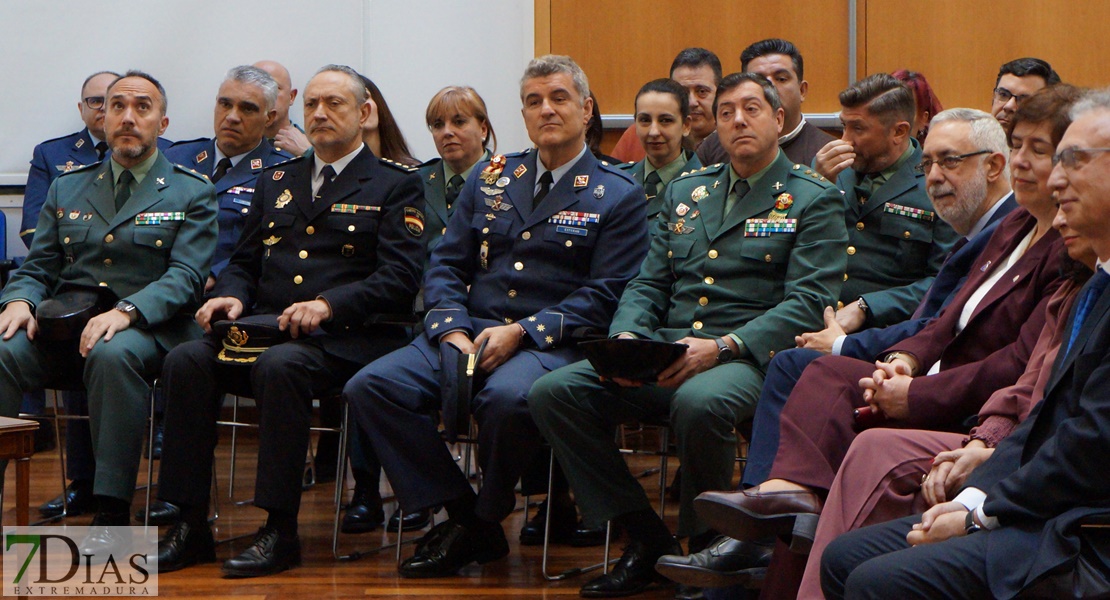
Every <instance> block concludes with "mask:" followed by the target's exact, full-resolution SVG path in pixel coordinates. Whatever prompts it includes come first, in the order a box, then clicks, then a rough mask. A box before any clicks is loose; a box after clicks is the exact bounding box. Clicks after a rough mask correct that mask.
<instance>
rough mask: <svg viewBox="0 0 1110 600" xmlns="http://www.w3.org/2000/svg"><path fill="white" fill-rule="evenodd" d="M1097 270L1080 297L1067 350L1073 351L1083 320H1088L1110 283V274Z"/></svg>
mask: <svg viewBox="0 0 1110 600" xmlns="http://www.w3.org/2000/svg"><path fill="white" fill-rule="evenodd" d="M1096 270H1097V271H1098V272H1097V273H1095V276H1094V277H1092V278H1091V281H1090V283H1088V284H1087V289H1086V290H1085V291H1084V292H1083V297H1082V298H1080V299H1079V304H1078V305H1076V309H1075V320H1074V321H1072V324H1071V337H1070V338H1069V339H1068V349H1067V352H1071V345H1072V344H1073V343H1075V338H1076V337H1078V336H1079V330H1080V329H1082V328H1083V322H1084V321H1086V320H1087V315H1089V314H1090V312H1091V309H1092V308H1094V307H1095V303H1097V302H1098V298H1099V296H1101V295H1102V292H1103V290H1105V289H1106V284H1108V283H1110V274H1107V273H1106V271H1103V270H1102V269H1096ZM1067 352H1065V354H1067Z"/></svg>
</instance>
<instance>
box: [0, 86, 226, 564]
mask: <svg viewBox="0 0 1110 600" xmlns="http://www.w3.org/2000/svg"><path fill="white" fill-rule="evenodd" d="M104 106H105V118H104V129H105V133H106V140H107V142H108V144H109V145H110V146H111V148H112V155H111V160H107V161H104V162H103V163H100V164H99V165H92V166H89V167H85V168H83V169H77V170H75V171H71V172H70V173H69V174H67V175H65V176H63V177H61V178H59V179H58V180H57V181H56V182H54V184H53V185H52V186H51V188H50V192H49V193H48V194H47V198H46V203H45V204H44V205H43V211H42V214H41V215H40V216H39V220H38V223H37V232H36V235H35V239H34V242H33V243H32V244H31V253H30V254H29V255H28V257H27V261H26V262H25V263H24V264H23V266H22V267H20V269H19V270H18V271H16V273H15V274H14V275H13V276H12V280H11V282H10V283H9V284H8V286H7V288H5V290H4V294H3V296H2V297H0V304H3V306H4V310H3V313H0V331H3V336H4V342H3V343H2V344H0V356H2V359H0V363H2V364H3V365H5V367H4V369H2V370H0V401H2V402H3V403H4V405H3V408H2V411H0V413H2V414H4V415H9V416H14V414H15V411H16V409H17V406H16V402H17V401H18V398H19V392H20V391H21V390H22V391H26V390H30V389H35V388H38V387H42V386H43V385H44V384H46V383H50V382H51V379H50V376H56V375H57V374H58V371H60V370H62V369H61V368H59V366H58V364H59V363H58V362H55V361H60V360H63V359H64V358H65V357H66V356H69V355H71V354H75V352H73V349H66V351H64V352H61V351H47V350H45V349H44V347H43V346H40V345H38V344H33V343H32V339H33V338H34V337H35V334H36V332H37V330H38V325H37V322H36V320H35V317H34V316H33V314H32V311H33V310H34V309H35V307H36V306H38V305H39V304H40V303H41V302H42V301H43V300H46V299H48V298H51V297H53V296H54V295H55V294H56V293H57V292H58V291H59V289H60V288H61V286H62V285H64V284H70V285H73V284H76V285H80V286H86V287H93V288H96V287H107V288H108V289H109V290H110V291H111V292H112V293H113V294H115V295H116V296H118V297H119V298H121V300H120V301H119V302H118V303H117V304H116V306H115V309H114V310H109V311H107V312H104V313H102V314H100V315H98V316H96V317H94V318H92V319H91V320H90V321H89V322H88V325H86V326H85V328H84V331H83V332H82V334H81V339H80V342H79V343H80V346H79V352H80V354H81V356H84V357H85V358H86V361H85V364H84V371H83V372H84V377H83V381H84V384H85V387H86V389H87V390H88V399H89V404H90V409H91V410H90V416H91V428H92V431H94V432H96V433H97V435H94V436H93V439H94V440H96V445H95V456H96V471H95V483H94V489H93V491H94V493H95V495H96V497H97V500H98V507H97V514H96V517H95V518H94V520H93V524H94V525H97V526H115V525H127V523H128V521H129V516H128V507H129V506H130V503H131V496H132V494H133V493H134V488H135V478H136V475H137V473H138V468H139V460H140V446H141V445H142V439H143V430H144V429H145V427H144V425H143V424H144V421H145V420H146V416H147V412H148V400H147V398H148V396H149V394H150V385H149V383H148V382H149V381H150V380H151V379H153V378H154V377H155V376H157V374H158V372H159V371H160V369H161V365H162V359H163V358H164V357H165V356H166V353H167V352H169V350H170V349H171V348H173V347H174V346H176V345H177V344H179V343H181V342H184V341H187V340H190V339H194V338H195V337H198V336H199V335H200V333H201V331H200V328H198V327H197V326H196V324H195V323H194V322H193V320H192V318H191V316H190V313H191V312H192V309H193V307H195V306H196V303H197V300H198V299H199V298H200V295H201V293H202V291H203V289H204V277H205V276H206V275H207V273H208V268H209V264H210V261H211V257H212V252H213V250H214V249H215V244H216V208H215V202H214V197H213V192H212V186H211V185H210V184H208V182H206V181H205V180H204V178H202V177H200V176H199V175H196V174H195V173H191V172H189V171H188V170H187V169H181V168H177V167H174V166H173V165H172V164H171V163H170V162H169V161H168V160H166V159H165V157H164V156H162V154H161V153H160V152H159V151H158V149H157V140H158V135H159V134H161V133H162V132H163V131H165V129H166V126H167V125H168V124H169V119H168V118H167V117H166V114H165V110H166V96H165V91H164V90H163V88H162V86H161V84H159V83H158V82H157V80H155V79H154V78H152V77H151V76H150V75H147V74H145V73H141V72H138V71H130V72H128V73H127V74H126V75H125V76H123V77H122V78H119V79H116V80H115V81H114V82H113V83H111V84H110V85H109V86H108V87H107V88H106V92H105V100H104ZM20 329H25V330H26V335H23V334H19V330H20ZM115 535H117V534H115V533H112V532H111V531H109V530H107V529H99V530H98V529H94V531H93V532H92V533H90V536H89V537H88V538H87V539H86V541H85V543H84V544H83V546H82V552H83V553H84V550H89V551H90V552H96V551H98V550H103V549H105V548H111V547H113V546H114V545H115V543H116V542H118V541H119V540H118V539H117V538H116V537H115Z"/></svg>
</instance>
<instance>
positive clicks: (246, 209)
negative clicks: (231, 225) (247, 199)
mask: <svg viewBox="0 0 1110 600" xmlns="http://www.w3.org/2000/svg"><path fill="white" fill-rule="evenodd" d="M250 210H251V209H249V208H244V209H243V210H241V211H239V212H241V213H243V214H244V215H245V214H247V213H248V212H250Z"/></svg>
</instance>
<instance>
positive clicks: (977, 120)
mask: <svg viewBox="0 0 1110 600" xmlns="http://www.w3.org/2000/svg"><path fill="white" fill-rule="evenodd" d="M941 123H967V124H968V127H970V128H971V133H970V135H968V139H970V140H971V143H972V145H974V146H977V147H978V148H981V149H983V150H990V151H991V152H992V153H995V154H1001V155H1002V156H1003V157H1004V158H1005V159H1006V167H1005V169H1004V170H1003V172H1002V175H1003V177H1005V178H1006V179H1007V180H1008V179H1009V178H1010V146H1009V144H1007V143H1006V132H1005V131H1003V130H1002V125H1000V124H999V123H998V120H997V119H995V118H994V117H992V116H991V115H990V114H989V113H985V112H983V111H981V110H977V109H974V108H949V109H948V110H942V111H940V112H939V113H937V114H936V116H934V117H933V119H932V120H931V121H929V130H930V131H931V130H932V129H933V127H936V126H937V125H939V124H941Z"/></svg>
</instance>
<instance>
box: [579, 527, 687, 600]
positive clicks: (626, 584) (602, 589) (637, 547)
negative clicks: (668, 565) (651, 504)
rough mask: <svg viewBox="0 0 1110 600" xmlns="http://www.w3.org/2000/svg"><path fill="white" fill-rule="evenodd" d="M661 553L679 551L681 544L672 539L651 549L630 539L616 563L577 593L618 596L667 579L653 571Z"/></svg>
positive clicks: (628, 594) (633, 593) (584, 595)
mask: <svg viewBox="0 0 1110 600" xmlns="http://www.w3.org/2000/svg"><path fill="white" fill-rule="evenodd" d="M664 554H682V546H680V545H678V542H677V541H674V540H672V543H671V545H670V546H668V547H666V548H654V549H652V548H647V547H645V546H644V544H643V543H642V542H640V541H639V540H632V543H631V544H629V545H628V547H627V548H625V550H624V555H622V556H621V559H620V561H619V562H618V563H617V566H615V567H613V570H612V571H611V572H609V573H606V574H605V575H602V576H601V577H598V578H596V579H594V580H593V581H590V582H589V583H587V584H586V585H584V586H582V589H581V590H579V594H580V595H581V596H582V597H583V598H619V597H622V596H632V595H635V594H639V593H640V592H642V591H644V590H646V589H647V588H648V587H649V586H651V584H653V583H669V582H668V581H667V579H666V578H665V577H663V576H662V575H660V574H659V573H656V572H655V561H657V560H659V557H660V556H663V555H664Z"/></svg>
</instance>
